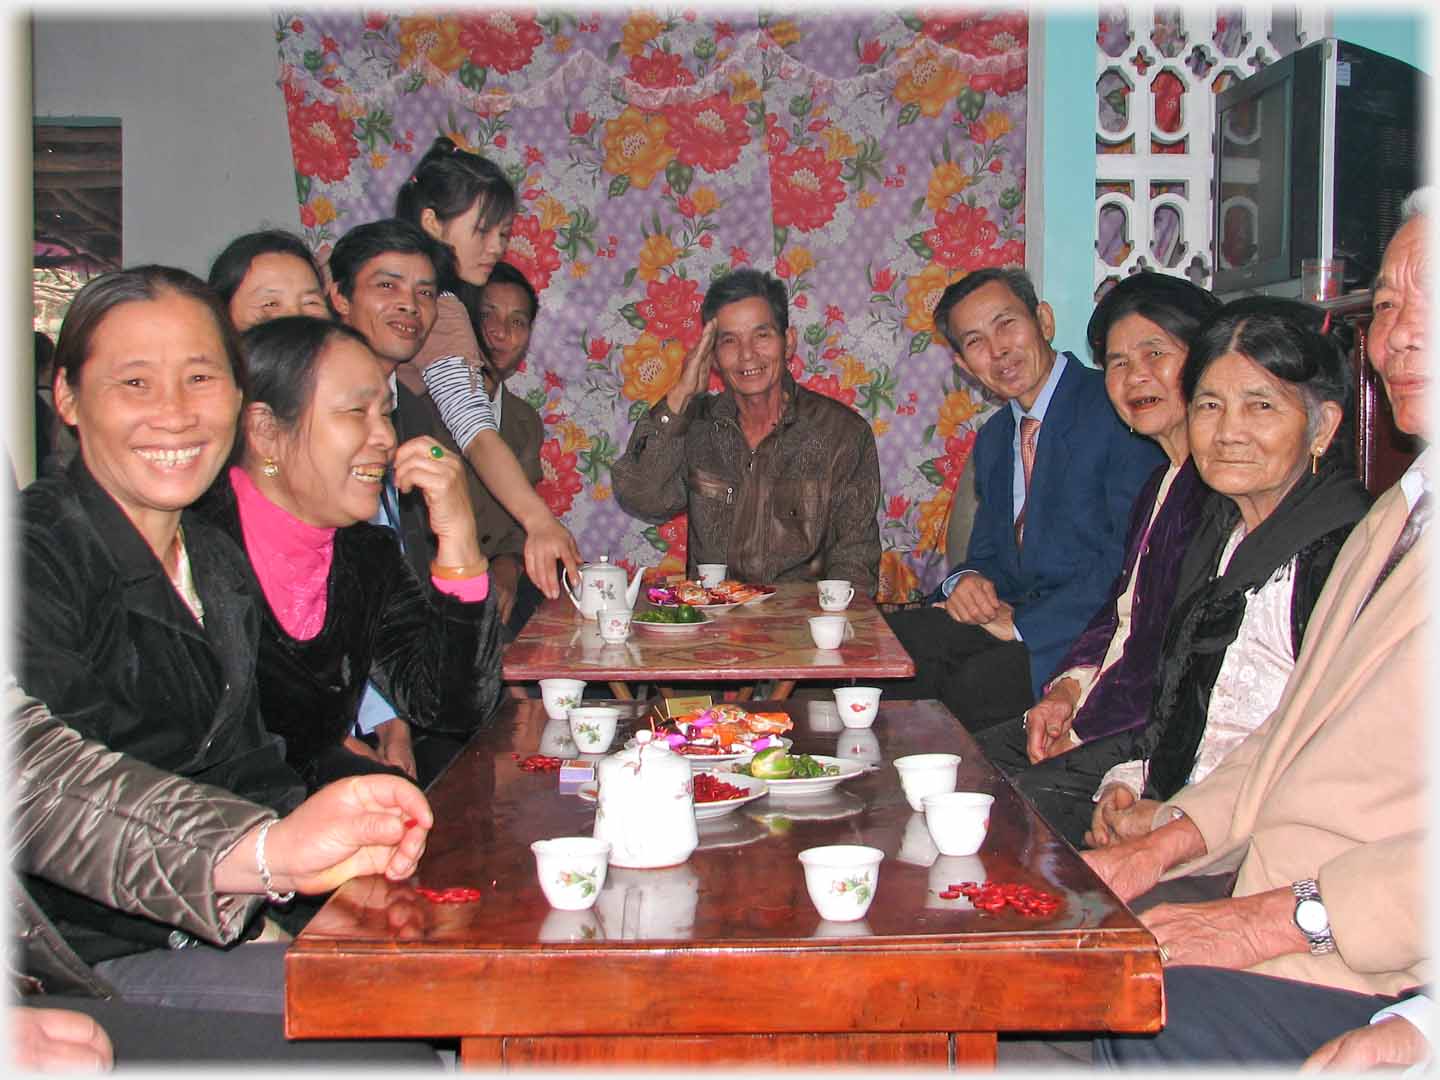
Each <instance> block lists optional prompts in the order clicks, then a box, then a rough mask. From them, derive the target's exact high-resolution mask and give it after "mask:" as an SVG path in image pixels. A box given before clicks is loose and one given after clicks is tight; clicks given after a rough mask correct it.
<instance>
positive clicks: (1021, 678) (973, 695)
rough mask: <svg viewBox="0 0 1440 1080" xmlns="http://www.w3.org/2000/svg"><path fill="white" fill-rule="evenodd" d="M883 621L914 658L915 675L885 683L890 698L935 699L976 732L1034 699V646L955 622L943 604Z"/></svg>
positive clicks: (901, 613) (1016, 713) (886, 694)
mask: <svg viewBox="0 0 1440 1080" xmlns="http://www.w3.org/2000/svg"><path fill="white" fill-rule="evenodd" d="M885 621H886V622H887V623H889V624H890V629H891V630H892V631H893V632H894V634H895V636H896V637H897V638H899V639H900V644H901V645H903V646H904V647H905V651H906V652H907V653H909V654H910V658H911V659H912V660H913V661H914V662H915V677H914V678H913V679H903V680H896V681H894V682H888V683H885V684H884V689H885V696H886V697H887V698H889V699H891V700H902V701H920V700H924V699H927V698H934V699H936V700H938V701H940V702H941V703H942V704H943V705H944V706H945V707H946V708H947V709H949V710H950V712H951V713H952V714H953V715H954V716H955V718H956V719H957V720H959V721H960V723H961V724H962V725H964V727H965V730H966V731H969V732H972V733H973V732H976V731H982V730H984V729H985V728H988V727H990V726H992V725H994V724H998V723H1000V722H1001V721H1002V720H1005V719H1007V718H1013V717H1016V716H1019V715H1020V714H1021V713H1022V712H1024V711H1025V710H1026V709H1028V708H1029V707H1030V706H1031V705H1033V704H1034V696H1033V694H1032V692H1031V689H1030V650H1028V649H1027V648H1025V646H1024V644H1023V643H1021V642H1018V641H1000V640H999V639H997V638H996V637H995V636H994V635H993V634H991V633H990V632H989V631H987V630H982V629H981V628H980V627H978V626H972V625H970V624H968V623H961V622H956V621H955V620H954V619H952V618H951V617H950V616H949V614H947V613H946V611H945V609H944V608H940V607H923V608H913V609H910V610H906V611H896V612H893V613H891V614H889V615H886V616H885Z"/></svg>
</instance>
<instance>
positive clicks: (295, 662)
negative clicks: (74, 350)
mask: <svg viewBox="0 0 1440 1080" xmlns="http://www.w3.org/2000/svg"><path fill="white" fill-rule="evenodd" d="M242 348H243V351H244V355H245V359H246V363H247V368H248V377H249V392H248V394H247V398H246V404H245V408H244V412H243V416H242V425H241V427H242V443H241V446H240V448H239V464H238V465H236V466H234V467H232V468H231V469H230V470H229V473H228V475H227V476H225V477H223V478H222V481H221V483H220V484H218V485H217V487H216V489H215V490H214V491H213V492H212V493H211V495H210V496H209V497H208V498H207V499H206V502H205V507H204V509H205V511H206V513H207V514H209V515H210V517H211V519H212V520H213V521H214V522H215V523H216V524H217V525H219V526H220V527H221V528H222V529H223V530H225V531H226V532H228V533H229V534H230V536H231V537H233V538H234V539H235V540H236V541H237V542H238V543H240V544H241V546H242V547H243V549H244V551H245V553H246V555H247V556H248V560H249V567H250V572H251V575H252V577H253V581H254V584H255V586H256V587H257V589H258V592H259V593H260V594H261V595H262V596H263V597H264V603H263V604H262V612H261V630H260V658H259V663H258V668H257V673H256V674H257V679H258V682H259V687H260V700H261V713H262V715H263V716H264V719H265V724H266V726H267V728H269V730H270V731H272V732H274V733H275V734H277V735H279V736H281V737H282V738H283V739H284V741H285V754H286V759H287V761H288V762H289V763H290V765H291V766H292V767H294V768H295V769H296V770H297V771H299V773H300V774H301V776H302V777H303V778H304V779H305V782H306V784H307V786H308V787H309V788H310V790H312V791H313V790H314V789H316V788H318V787H320V786H322V785H323V784H325V783H327V782H329V781H331V780H334V779H337V778H339V777H342V776H347V775H352V774H356V773H364V772H376V771H394V770H393V768H392V767H391V766H388V765H385V764H382V763H381V762H379V761H377V760H375V759H374V758H371V757H366V756H363V755H361V754H358V753H356V752H354V751H353V750H352V749H350V748H348V747H347V746H346V738H347V736H348V735H349V734H350V733H351V731H352V729H353V728H354V725H355V720H356V714H357V711H358V708H359V703H360V698H361V696H362V694H363V692H364V689H365V685H366V681H367V679H369V680H371V681H373V682H374V683H375V685H376V686H377V687H378V688H379V690H380V691H381V693H383V694H384V695H385V698H386V700H388V701H390V702H391V703H393V704H394V705H395V706H396V708H397V710H399V712H400V715H403V716H405V717H407V718H408V719H409V720H410V722H411V724H412V725H413V726H414V727H415V728H417V729H419V730H420V732H422V733H427V732H428V733H437V734H440V735H442V736H458V737H464V736H465V735H467V734H468V733H469V732H471V731H473V730H474V729H475V728H476V727H478V726H480V725H482V724H484V723H487V722H489V721H490V720H491V719H492V718H493V716H494V712H495V708H496V706H497V704H498V702H499V697H500V638H499V635H498V628H499V624H498V620H497V618H496V612H495V604H494V602H493V601H487V599H486V597H487V594H488V589H489V578H488V574H487V564H486V560H485V557H484V556H483V555H482V554H481V553H480V547H479V543H478V541H477V539H476V536H475V525H474V515H473V514H472V513H471V510H470V503H469V497H468V495H467V493H466V489H465V483H464V480H463V478H462V475H461V472H460V470H461V468H462V467H463V463H462V462H460V461H458V460H457V459H456V457H455V455H453V454H447V453H446V452H445V451H444V449H443V448H442V447H441V446H440V445H439V444H438V443H436V442H435V441H434V440H433V439H429V438H427V437H419V438H415V439H411V440H410V441H408V442H407V443H405V444H404V445H403V446H400V447H399V448H398V449H397V447H396V445H395V432H394V428H393V427H392V426H391V424H390V419H389V413H390V409H391V407H392V401H393V399H392V395H391V391H390V386H389V382H388V380H387V379H386V377H385V374H384V372H383V369H382V368H381V366H380V363H379V361H378V360H376V358H375V356H374V354H373V353H372V352H371V351H370V348H369V346H368V345H367V344H366V343H365V340H364V338H363V337H361V336H360V335H359V334H357V333H356V332H354V331H352V330H350V329H349V328H348V327H345V326H342V325H339V324H336V323H332V322H328V321H325V320H322V319H316V318H311V317H309V316H292V317H288V318H283V319H276V320H273V321H270V322H266V323H262V324H260V325H258V326H255V327H252V328H251V329H250V330H248V331H246V333H245V335H244V337H243V338H242ZM392 462H393V477H394V481H393V482H394V486H395V488H396V489H398V490H399V491H402V492H404V491H410V490H419V491H420V492H421V493H422V494H423V495H424V497H425V502H426V507H427V510H428V512H429V515H430V526H431V529H432V531H433V532H434V534H435V541H436V553H435V560H434V562H433V563H431V567H430V579H429V581H427V582H424V583H421V582H420V581H417V580H416V578H415V575H414V573H413V572H412V571H411V569H410V567H409V564H408V563H407V562H406V560H405V558H404V556H403V555H402V553H401V551H400V548H399V545H398V544H397V542H396V540H395V536H394V534H393V533H392V532H391V531H390V530H388V529H385V528H383V527H381V526H378V525H372V524H370V522H371V521H372V520H373V519H374V518H375V516H376V514H377V511H378V509H379V506H380V499H381V497H382V492H384V491H385V482H386V476H387V472H388V471H389V470H390V469H391V468H392ZM421 737H423V735H422V736H421ZM417 742H418V738H417ZM451 745H452V746H453V743H451ZM419 756H420V755H419V754H418V753H417V757H419ZM425 772H426V770H425V769H424V768H423V767H422V776H421V779H422V781H424V780H426V779H427V777H426V776H425V775H424V774H425Z"/></svg>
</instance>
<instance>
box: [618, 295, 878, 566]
mask: <svg viewBox="0 0 1440 1080" xmlns="http://www.w3.org/2000/svg"><path fill="white" fill-rule="evenodd" d="M700 313H701V318H702V319H703V320H704V324H705V325H704V329H703V331H702V332H701V335H700V340H699V342H698V343H697V344H696V345H695V347H694V348H692V349H691V350H690V352H689V353H688V354H687V355H686V357H685V362H684V365H683V367H682V368H681V371H680V376H679V378H678V379H677V380H676V381H675V384H674V385H673V386H672V387H671V388H670V390H669V392H668V393H667V394H666V395H665V397H663V398H661V399H660V401H658V402H656V404H655V406H654V407H653V408H652V409H651V410H650V411H649V412H648V413H646V414H645V415H643V416H642V417H640V419H639V421H638V422H637V423H636V424H635V429H634V431H632V432H631V434H630V443H629V445H628V446H627V447H626V448H625V454H624V456H623V457H621V458H620V459H619V460H617V461H616V462H615V464H614V466H613V468H612V470H611V476H612V479H613V482H614V488H615V498H616V499H617V500H618V501H619V503H620V505H621V506H622V507H624V509H625V510H626V511H627V512H628V513H630V514H633V515H634V516H635V517H638V518H641V519H642V520H645V521H650V522H663V521H667V520H669V519H670V518H671V517H673V516H675V515H676V514H678V513H680V512H681V511H682V510H687V509H688V511H689V520H690V536H689V545H688V546H689V565H688V566H687V568H686V569H687V573H688V574H689V575H690V576H692V577H693V576H694V572H695V567H696V566H698V565H699V564H700V563H725V564H726V566H727V567H728V573H729V576H730V577H732V578H736V579H738V580H741V581H749V582H753V583H756V584H770V583H772V582H776V581H815V580H820V579H824V578H844V579H846V580H848V581H850V583H851V584H852V585H854V587H855V591H856V592H857V593H871V594H873V593H874V591H875V587H876V582H877V577H878V572H879V564H880V528H879V525H878V523H877V521H876V516H875V515H876V511H877V510H878V509H879V506H880V464H879V458H878V457H877V455H876V450H875V436H874V433H873V432H871V430H870V425H869V424H867V423H866V422H865V420H864V418H863V417H861V416H860V415H859V414H858V413H856V412H855V411H854V410H852V409H849V408H847V407H846V406H844V405H841V404H840V403H839V402H837V401H833V400H831V399H830V398H827V397H824V396H823V395H821V394H816V393H813V392H812V391H810V390H806V389H805V388H804V387H802V386H798V385H796V383H795V380H794V379H792V378H791V377H790V374H789V372H788V371H787V370H786V360H787V358H788V357H789V356H790V355H791V354H792V353H793V352H794V350H795V329H794V328H793V327H792V326H790V316H789V311H788V297H787V294H786V291H785V285H784V283H783V282H781V281H780V280H779V279H777V278H775V277H772V276H771V275H769V274H765V273H762V272H761V271H758V270H749V269H745V270H734V271H731V272H730V273H728V274H726V275H725V276H724V277H721V278H719V279H718V280H716V281H715V282H714V283H713V284H712V285H711V286H710V288H709V290H708V291H707V292H706V294H705V300H704V302H703V304H702V305H701V308H700ZM712 360H713V362H714V366H715V369H716V370H717V371H718V372H719V375H720V380H721V381H722V382H723V383H724V385H725V389H724V391H723V392H722V393H720V394H718V395H713V396H712V395H710V394H707V393H706V392H705V391H706V387H707V386H708V384H709V379H710V368H711V363H712Z"/></svg>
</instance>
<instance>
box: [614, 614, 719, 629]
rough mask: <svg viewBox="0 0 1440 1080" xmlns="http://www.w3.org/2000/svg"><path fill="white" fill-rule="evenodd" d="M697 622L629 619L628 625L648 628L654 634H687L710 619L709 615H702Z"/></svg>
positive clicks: (635, 627) (636, 627)
mask: <svg viewBox="0 0 1440 1080" xmlns="http://www.w3.org/2000/svg"><path fill="white" fill-rule="evenodd" d="M701 614H702V616H703V617H702V618H701V620H700V621H699V622H641V621H640V620H639V619H631V620H630V627H631V629H634V630H649V631H651V632H653V633H656V634H689V633H691V632H693V631H695V630H699V629H700V628H701V627H702V626H704V625H705V624H706V623H708V622H709V621H710V616H708V615H704V613H703V612H702V613H701Z"/></svg>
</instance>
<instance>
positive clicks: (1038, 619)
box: [887, 268, 1163, 731]
mask: <svg viewBox="0 0 1440 1080" xmlns="http://www.w3.org/2000/svg"><path fill="white" fill-rule="evenodd" d="M935 325H936V327H937V328H938V329H939V330H940V331H941V332H942V333H943V334H944V335H945V338H946V340H947V341H948V342H949V343H950V347H951V348H952V349H954V351H955V361H956V363H958V364H959V365H960V367H961V368H962V369H964V370H965V371H966V372H967V373H968V374H969V375H971V376H972V377H973V378H975V379H976V380H978V381H979V382H980V383H981V384H982V385H983V386H984V387H985V388H986V389H987V390H989V391H990V392H991V393H992V394H993V395H994V396H996V397H998V398H1000V399H1001V400H1002V401H1004V402H1006V403H1007V406H1008V407H1006V408H1002V409H1000V410H999V411H998V412H996V413H995V415H994V416H992V417H991V418H990V419H989V420H988V421H986V423H985V424H984V426H983V427H982V428H981V429H980V433H979V435H978V436H977V437H976V440H975V448H974V451H973V455H974V463H975V492H976V496H977V499H978V505H977V508H976V512H975V523H974V526H973V528H972V530H971V533H970V543H969V546H968V549H967V551H966V557H965V559H964V561H963V562H961V563H960V564H959V565H957V566H956V567H955V568H954V569H953V570H952V571H951V573H950V574H949V575H948V576H947V577H946V579H945V581H944V582H942V583H941V585H940V588H939V589H937V590H936V592H935V594H934V595H933V596H932V597H931V606H929V607H926V608H921V609H918V610H910V611H901V612H898V613H895V614H893V615H891V616H889V620H890V625H891V628H892V629H893V630H894V631H895V633H896V635H897V636H898V637H899V638H900V641H901V643H902V644H903V645H904V646H905V648H906V649H907V650H908V651H909V653H910V655H911V657H912V658H913V659H914V661H915V669H916V674H915V678H913V679H910V680H906V681H905V682H904V683H902V684H900V685H898V686H891V687H887V692H888V693H889V694H890V696H892V697H913V698H938V699H940V700H941V701H942V702H943V703H944V704H945V705H946V707H947V708H949V709H950V711H951V712H952V713H954V714H955V716H956V717H957V718H958V719H959V720H960V721H961V722H962V723H963V724H965V726H966V727H967V728H968V729H970V730H971V731H976V730H979V729H982V728H985V727H989V726H990V725H992V724H994V723H997V722H999V721H1000V720H1003V719H1006V718H1013V717H1015V716H1017V715H1019V714H1020V713H1022V712H1024V711H1025V709H1027V708H1029V707H1030V705H1031V704H1032V703H1033V702H1034V700H1035V698H1037V697H1038V696H1039V695H1040V692H1041V689H1040V688H1041V687H1043V686H1044V684H1045V682H1046V680H1048V679H1049V678H1050V676H1051V674H1053V671H1054V669H1055V667H1056V665H1057V664H1058V663H1059V662H1060V660H1061V658H1062V657H1063V656H1064V654H1065V650H1066V649H1067V648H1069V646H1070V643H1071V642H1072V641H1073V640H1074V639H1075V638H1076V637H1077V636H1078V635H1079V633H1080V631H1081V630H1083V629H1084V628H1085V624H1086V622H1087V621H1088V620H1089V618H1090V616H1091V615H1092V614H1094V611H1095V609H1096V608H1097V607H1099V606H1100V603H1101V602H1102V601H1103V600H1104V599H1105V597H1106V595H1107V589H1108V588H1109V586H1110V584H1111V582H1112V581H1113V580H1114V578H1115V575H1116V574H1118V573H1119V571H1120V563H1121V559H1122V558H1123V555H1124V543H1125V530H1126V526H1127V524H1128V521H1129V516H1130V508H1131V506H1132V504H1133V503H1134V501H1135V496H1136V495H1137V493H1138V492H1139V490H1140V488H1141V486H1142V485H1143V484H1144V483H1145V480H1146V478H1147V477H1148V476H1149V475H1150V473H1151V472H1153V471H1154V469H1155V467H1156V466H1157V465H1158V464H1160V462H1161V461H1162V460H1163V454H1162V453H1161V451H1160V449H1159V447H1157V446H1156V445H1155V443H1153V442H1151V441H1150V440H1148V439H1145V438H1141V437H1140V436H1137V435H1134V434H1132V433H1130V432H1128V431H1127V430H1126V429H1125V427H1124V425H1122V424H1121V423H1120V421H1119V420H1118V419H1117V418H1116V416H1115V411H1114V409H1113V408H1112V407H1111V405H1110V400H1109V398H1108V397H1107V396H1106V394H1105V380H1104V377H1103V376H1102V374H1101V373H1100V372H1099V371H1096V370H1094V369H1092V368H1088V367H1086V366H1084V365H1083V364H1082V363H1081V362H1080V361H1079V360H1078V359H1076V358H1075V356H1073V355H1072V354H1070V353H1068V352H1067V353H1059V354H1057V353H1056V351H1055V349H1054V348H1053V346H1052V345H1051V339H1052V338H1053V337H1054V335H1055V316H1054V313H1053V312H1052V311H1051V309H1050V305H1049V304H1046V303H1042V302H1041V301H1040V300H1039V299H1038V298H1037V296H1036V294H1035V287H1034V285H1033V284H1032V283H1031V281H1030V278H1029V276H1028V275H1027V274H1026V273H1025V272H1024V271H1023V270H1018V269H999V268H989V269H985V270H980V271H977V272H975V273H972V274H970V275H968V276H967V277H965V278H963V279H962V280H960V281H958V282H956V283H955V284H953V285H951V286H950V287H949V288H948V289H946V290H945V293H944V294H943V295H942V296H941V298H940V302H939V303H938V304H936V306H935ZM1032 431H1033V435H1032V434H1030V433H1031V432H1032ZM1022 434H1024V435H1028V436H1029V441H1030V445H1031V446H1033V457H1032V459H1031V460H1032V465H1031V469H1030V476H1029V477H1028V483H1027V478H1026V476H1025V471H1026V470H1025V468H1024V463H1025V457H1026V456H1027V455H1026V453H1025V452H1023V451H1022V445H1021V444H1022Z"/></svg>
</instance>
